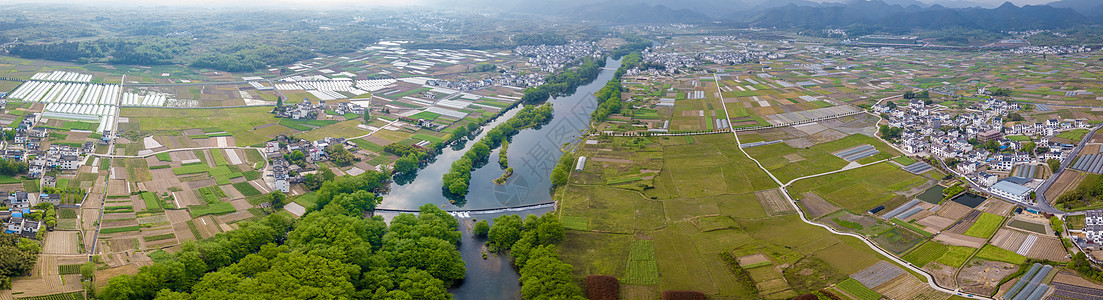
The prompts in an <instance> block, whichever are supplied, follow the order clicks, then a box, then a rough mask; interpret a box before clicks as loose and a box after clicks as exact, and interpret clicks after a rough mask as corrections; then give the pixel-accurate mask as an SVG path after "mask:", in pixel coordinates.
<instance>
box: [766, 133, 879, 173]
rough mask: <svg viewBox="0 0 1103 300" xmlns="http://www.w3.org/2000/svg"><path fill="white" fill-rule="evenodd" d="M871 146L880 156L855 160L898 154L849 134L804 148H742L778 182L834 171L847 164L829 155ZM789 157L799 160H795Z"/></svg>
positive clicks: (875, 142) (872, 160)
mask: <svg viewBox="0 0 1103 300" xmlns="http://www.w3.org/2000/svg"><path fill="white" fill-rule="evenodd" d="M863 144H869V145H873V146H874V147H875V148H877V150H880V153H878V154H876V155H873V156H871V157H867V158H863V159H860V160H858V162H860V163H868V162H874V161H878V160H882V159H888V158H892V157H894V156H897V155H900V153H899V152H896V150H894V149H892V147H889V146H888V145H887V144H885V143H883V142H881V141H880V140H877V139H876V138H872V137H870V136H867V135H863V134H853V135H849V136H847V137H845V138H842V139H838V140H834V141H830V142H826V143H822V144H818V145H814V146H811V147H808V148H804V149H797V148H793V147H790V146H789V145H788V144H786V143H776V144H771V145H765V146H758V147H751V148H746V149H745V150H746V151H747V154H750V155H751V156H752V157H754V158H756V159H758V161H759V162H761V163H762V166H763V167H766V169H767V170H770V172H771V173H773V174H774V176H777V177H778V179H779V180H781V182H788V181H790V180H793V179H794V178H797V177H801V176H806V175H813V174H819V173H824V172H829V171H835V170H838V169H840V168H842V167H844V166H846V165H847V164H848V163H849V162H847V161H846V160H844V159H842V158H839V157H837V156H835V155H832V154H831V153H834V152H838V151H840V150H845V149H849V148H852V147H855V146H859V145H863ZM791 157H795V158H799V159H798V160H796V161H792V160H790V158H791Z"/></svg>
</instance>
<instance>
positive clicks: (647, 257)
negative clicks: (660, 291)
mask: <svg viewBox="0 0 1103 300" xmlns="http://www.w3.org/2000/svg"><path fill="white" fill-rule="evenodd" d="M626 272H627V274H626V275H625V276H624V282H625V283H628V284H638V285H655V284H658V283H659V266H658V264H657V263H656V260H655V246H654V244H652V242H651V241H650V240H639V241H635V242H633V243H632V248H631V249H630V250H629V251H628V267H627V271H626Z"/></svg>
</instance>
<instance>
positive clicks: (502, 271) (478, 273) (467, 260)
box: [376, 59, 620, 300]
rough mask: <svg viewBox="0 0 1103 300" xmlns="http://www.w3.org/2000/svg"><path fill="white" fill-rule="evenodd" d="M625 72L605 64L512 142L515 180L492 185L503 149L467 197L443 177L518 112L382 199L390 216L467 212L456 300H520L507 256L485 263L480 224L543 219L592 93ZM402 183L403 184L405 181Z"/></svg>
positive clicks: (593, 104)
mask: <svg viewBox="0 0 1103 300" xmlns="http://www.w3.org/2000/svg"><path fill="white" fill-rule="evenodd" d="M617 68H620V60H611V59H610V60H607V61H606V65H605V68H603V69H602V70H601V72H600V73H599V74H598V76H597V78H596V79H594V81H592V82H590V83H589V84H586V85H583V86H580V87H578V89H577V90H576V91H575V93H574V94H571V95H569V96H564V97H558V98H553V99H551V100H549V101H550V102H551V103H552V106H553V108H554V110H555V113H554V116H553V117H552V120H551V121H550V122H548V123H547V124H545V125H543V126H540V127H538V128H531V129H525V130H522V131H521V132H519V133H518V134H517V135H515V136H513V138H512V139H510V142H509V150H508V151H509V152H508V157H509V166H510V167H513V169H514V172H513V176H511V177H510V178H509V180H507V181H506V183H505V184H503V185H498V184H495V183H494V182H493V181H492V180H494V179H495V178H498V177H499V176H501V175H502V174H503V173H504V171H503V170H502V168H501V167H499V165H498V152H499V151H501V148H498V149H495V150H493V151H492V152H491V153H490V162H488V163H487V164H486V165H484V166H482V167H481V168H478V169H476V170H475V171H473V172H472V173H471V186H470V191H469V192H468V194H467V198H466V199H459V200H458V201H456V202H455V203H452V202H451V201H450V200H449V199H448V198H447V197H445V195H444V194H443V192H442V189H441V186H442V184H443V181H442V180H441V177H442V176H443V175H444V174H445V173H447V172H448V169H449V167H450V166H451V165H452V162H454V161H456V160H457V159H459V158H460V157H462V156H463V154H464V153H465V152H467V150H468V149H470V147H471V145H472V144H474V142H471V141H478V140H479V139H482V138H483V136H484V134H485V132H487V131H489V130H490V129H491V128H494V126H498V124H501V123H502V122H504V121H505V120H508V119H509V118H510V117H513V115H515V114H517V111H519V110H520V109H521V108H520V107H519V106H518V107H515V108H513V109H511V110H509V111H506V112H505V113H504V114H502V115H501V116H499V117H498V118H497V119H495V120H494V121H491V122H490V123H488V124H486V125H483V127H481V128H482V132H481V133H480V134H479V135H478V136H476V137H474V138H472V139H471V141H469V142H467V143H466V144H463V146H462V147H459V146H456V147H448V148H445V149H444V150H443V151H442V153H441V154H440V155H438V156H437V157H436V160H435V161H433V162H431V163H430V164H429V165H427V166H425V167H424V168H422V169H421V170H419V171H418V173H417V176H416V177H415V178H414V179H413V180H412V181H410V180H401V179H396V180H395V183H392V184H391V186H390V192H389V193H387V194H386V195H383V203H381V204H380V205H379V206H378V208H377V209H378V210H377V212H376V214H379V215H383V216H384V217H385V218H387V219H390V217H392V216H394V215H395V214H397V213H399V212H402V211H416V210H417V208H418V207H419V206H422V205H424V204H426V203H432V204H434V205H437V206H440V207H441V208H443V209H444V210H448V211H454V212H463V213H462V215H461V218H460V224H461V226H460V230H461V231H462V232H463V237H462V239H461V241H460V255H461V256H463V260H464V264H465V265H466V267H467V273H466V274H465V279H464V282H463V283H461V284H459V285H458V286H456V287H454V288H452V289H451V290H450V292H452V294H453V295H454V296H455V298H456V299H460V300H465V299H521V286H520V284H519V283H518V281H519V279H520V277H521V276H520V275H519V274H517V271H516V270H514V269H513V266H512V265H511V264H510V262H509V259H508V258H507V257H506V256H504V255H499V254H494V253H488V255H487V258H486V259H483V251H484V250H485V247H484V246H483V244H484V242H485V241H483V240H481V239H479V238H476V237H474V236H473V235H472V234H471V227H472V225H473V224H474V222H475V221H476V220H482V219H486V220H491V219H493V218H494V217H497V216H501V215H506V214H517V215H521V216H522V217H525V216H526V215H530V214H535V215H542V214H544V213H547V212H549V211H551V210H552V205H551V204H550V203H551V202H552V197H551V196H552V195H551V186H552V184H551V179H549V176H550V175H551V171H552V169H553V168H555V164H556V162H557V161H558V160H559V156H560V154H561V153H562V152H561V151H560V149H562V148H563V146H564V145H565V144H568V143H572V142H575V141H576V140H577V139H578V137H579V135H580V134H581V132H582V130H584V129H587V128H588V126H589V123H590V113H591V112H593V111H594V109H595V108H597V99H596V98H594V96H593V94H594V93H595V92H597V91H598V90H599V89H601V87H603V86H605V83H606V82H608V81H609V80H610V79H612V78H613V73H615V72H616V69H617ZM400 183H401V184H400Z"/></svg>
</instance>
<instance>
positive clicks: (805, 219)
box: [713, 74, 992, 299]
mask: <svg viewBox="0 0 1103 300" xmlns="http://www.w3.org/2000/svg"><path fill="white" fill-rule="evenodd" d="M713 77H716V81H715V83H716V88H717V89H718V90H719V89H720V78H719V76H717V75H715V74H714V75H713ZM720 105H721V106H723V107H724V111H727V110H728V108H727V105H726V104H724V99H723V94H721V99H720ZM732 135H733V136H735V143H736V144H737V145H742V143H741V142H740V141H739V133H737V132H735V131H732ZM739 151H740V152H743V155H746V156H747V158H750V159H751V160H752V161H754V163H755V165H758V168H759V169H762V171H763V172H766V175H770V179H773V180H774V183H777V185H778V186H779V187H778V189H779V190H781V194H782V195H784V196H785V199H786V200H788V201H789V205H792V206H793V209H795V210H796V211H797V215H799V216H800V220H801V221H802V222H804V223H807V224H809V225H813V226H818V227H820V228H823V229H827V231H830V232H831V233H833V234H837V235H845V236H851V237H856V238H858V239H860V240H862V242H864V243H866V245H867V246H869V247H870V248H872V249H873V250H874V251H877V253H880V254H881V255H884V256H885V257H888V258H889V259H891V260H892V261H893V262H896V263H897V264H899V265H901V266H904V267H906V268H908V269H910V270H912V271H914V272H916V273H919V274H923V276H924V277H926V278H927V284H928V285H930V286H931V288H932V289H935V290H937V291H940V292H943V293H948V294H954V295H958V296H962V297H966V298H973V299H992V298H989V297H984V296H978V295H971V294H963V293H959V292H957V291H954V290H950V289H947V288H943V287H941V286H939V285H938V284H937V283H935V280H934V276H931V274H930V273H927V271H925V270H923V269H920V268H918V267H916V266H914V265H912V264H911V263H909V262H906V261H904V260H902V259H900V258H899V257H896V256H895V255H893V254H892V253H891V252H888V251H885V250H884V249H881V247H879V246H877V244H874V243H873V241H870V240H869V239H867V238H866V237H865V236H862V235H859V234H854V233H849V232H841V231H838V230H835V228H832V227H831V226H827V225H823V224H820V223H816V222H812V221H811V220H809V219H808V217H807V216H805V215H804V211H803V210H801V208H800V206H799V205H797V202H796V200H793V197H792V196H790V195H789V190H787V189H785V186H786V185H787V184H782V183H781V181H780V180H778V179H777V177H775V176H774V174H773V173H770V170H767V169H766V168H765V167H763V166H762V163H760V162H759V161H758V160H757V159H755V158H754V157H751V155H750V154H747V151H746V150H744V149H743V147H739ZM833 172H838V171H833ZM828 173H832V172H828ZM820 175H822V174H820ZM814 176H818V175H814Z"/></svg>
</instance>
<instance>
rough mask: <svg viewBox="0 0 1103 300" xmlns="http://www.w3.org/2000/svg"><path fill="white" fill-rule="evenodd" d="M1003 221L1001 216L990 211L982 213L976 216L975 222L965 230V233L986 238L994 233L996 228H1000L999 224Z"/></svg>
mask: <svg viewBox="0 0 1103 300" xmlns="http://www.w3.org/2000/svg"><path fill="white" fill-rule="evenodd" d="M1001 223H1003V217H1000V216H998V215H994V214H990V213H982V214H981V215H980V217H979V218H977V221H976V223H973V226H971V227H969V229H968V230H965V235H968V236H972V237H979V238H988V237H990V236H992V234H993V233H996V230H997V229H1000V224H1001Z"/></svg>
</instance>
